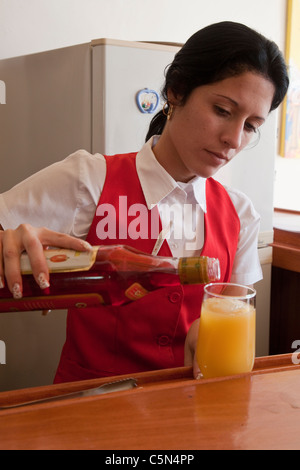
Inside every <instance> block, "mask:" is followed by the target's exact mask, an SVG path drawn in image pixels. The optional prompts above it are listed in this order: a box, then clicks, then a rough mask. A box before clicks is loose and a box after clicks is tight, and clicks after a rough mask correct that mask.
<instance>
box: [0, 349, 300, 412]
mask: <svg viewBox="0 0 300 470" xmlns="http://www.w3.org/2000/svg"><path fill="white" fill-rule="evenodd" d="M292 369H299V370H300V366H298V365H295V364H293V362H292V354H284V355H278V356H268V357H261V358H257V359H256V360H255V366H254V369H253V371H252V372H251V373H250V374H242V375H241V376H230V377H220V378H216V379H206V380H204V379H202V380H200V381H196V380H195V379H194V378H193V374H192V368H191V367H182V368H176V369H165V370H159V371H149V372H140V373H137V374H127V375H120V376H114V377H104V378H100V379H91V380H85V381H80V382H69V383H65V384H58V385H46V386H41V387H34V388H28V389H20V390H12V391H7V392H0V406H8V405H13V404H18V403H23V402H25V401H32V400H37V399H41V398H51V397H55V396H57V395H61V394H68V393H72V392H76V391H79V390H86V389H89V388H93V387H98V386H100V385H103V384H107V383H111V382H117V381H120V380H123V379H126V378H134V379H135V380H136V381H137V385H138V387H137V388H136V389H135V390H137V391H145V390H149V389H154V388H155V389H159V388H174V387H176V386H179V387H181V386H186V385H187V383H188V382H190V383H191V384H193V385H194V384H195V383H199V384H200V383H201V384H205V383H209V382H220V381H224V380H226V381H227V380H232V379H236V378H237V377H243V376H245V375H258V374H266V373H271V372H279V371H285V370H292ZM132 392H134V389H133V390H129V391H127V392H113V393H132ZM105 396H106V395H101V396H98V397H97V398H99V397H105ZM80 399H81V398H77V400H80ZM70 400H72V398H70ZM66 401H67V399H66V400H64V401H63V402H64V403H66ZM63 402H56V403H63ZM2 412H5V410H2V411H0V414H1V413H2Z"/></svg>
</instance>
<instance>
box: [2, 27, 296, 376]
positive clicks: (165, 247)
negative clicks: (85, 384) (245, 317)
mask: <svg viewBox="0 0 300 470" xmlns="http://www.w3.org/2000/svg"><path fill="white" fill-rule="evenodd" d="M287 88H288V77H287V70H286V65H285V63H284V60H283V57H282V55H281V53H280V52H279V50H278V47H277V46H276V45H275V44H274V43H273V42H271V41H268V40H267V39H265V38H264V37H263V36H261V35H260V34H258V33H256V32H255V31H253V30H251V29H250V28H248V27H246V26H244V25H241V24H237V23H232V22H223V23H219V24H215V25H211V26H208V27H207V28H204V29H203V30H201V31H199V32H198V33H196V34H195V35H193V36H192V37H191V38H190V39H189V40H188V41H187V43H186V44H185V46H184V47H183V48H182V49H181V50H180V51H179V52H178V54H177V55H176V57H175V59H174V61H173V63H172V64H171V66H170V67H169V68H168V71H167V73H166V83H165V87H164V97H165V100H166V104H165V106H164V109H163V111H161V112H160V113H158V115H157V116H155V117H154V119H153V121H152V123H151V125H150V129H149V133H148V135H147V142H146V144H145V146H144V147H143V149H142V150H141V151H140V152H139V153H138V154H137V155H136V154H135V153H134V154H129V155H120V156H118V157H116V156H114V157H103V156H100V155H89V154H87V152H83V151H79V152H76V153H75V154H73V155H71V156H70V157H68V158H67V159H66V160H65V161H63V162H60V163H57V164H55V165H52V166H51V167H49V168H48V169H46V170H44V171H42V172H40V173H38V174H37V175H34V176H33V177H31V178H29V180H27V181H25V182H23V183H22V184H20V185H18V186H17V187H16V188H13V189H12V190H11V191H8V192H7V193H5V194H3V195H2V197H1V199H0V217H1V219H0V220H1V223H2V225H3V228H4V230H3V231H2V232H1V233H0V236H1V259H2V263H1V267H0V276H1V277H0V279H1V282H2V284H3V283H4V282H7V285H8V286H9V288H10V290H11V292H12V293H13V295H14V296H15V297H21V296H22V280H21V276H20V272H19V271H20V270H19V257H20V253H21V252H22V251H23V250H26V251H27V252H28V254H29V257H30V260H31V264H32V269H33V273H34V276H35V278H36V281H37V282H38V284H39V285H40V287H41V288H46V287H47V286H49V281H50V283H51V278H50V280H49V274H48V270H47V266H46V264H45V260H44V257H43V256H42V250H43V246H45V245H56V246H63V247H65V248H72V249H77V250H84V249H87V248H88V246H87V245H86V243H87V242H88V243H90V244H92V245H95V244H100V243H103V244H115V243H124V244H127V245H131V246H134V247H136V248H138V249H141V250H142V251H145V252H150V253H151V252H153V253H156V254H158V255H164V256H172V255H173V256H183V255H185V256H193V255H195V254H200V253H202V254H203V255H206V256H212V257H217V258H219V260H220V263H221V273H222V281H227V282H229V281H230V280H231V281H235V282H239V283H242V284H249V285H250V284H253V283H255V282H257V281H258V280H260V279H261V269H260V264H259V260H258V256H257V236H258V231H259V216H258V215H257V214H256V212H255V210H254V208H253V206H252V204H251V203H250V201H249V200H248V199H247V198H246V197H245V196H244V195H242V194H241V193H239V192H237V191H234V190H232V189H227V190H226V189H225V188H223V187H222V186H221V185H220V184H218V183H217V182H215V181H214V180H213V179H212V178H211V177H212V176H213V175H214V174H215V173H216V172H217V170H218V169H219V168H221V167H222V166H224V165H226V164H227V163H228V162H229V161H230V160H232V158H234V157H235V156H236V155H237V154H238V153H239V152H240V151H241V150H243V149H244V148H245V147H246V146H247V145H248V144H250V143H251V142H252V140H253V136H254V137H255V136H256V134H258V132H259V127H260V126H261V125H262V124H263V123H264V122H265V121H266V119H267V118H268V115H269V113H270V112H271V111H272V110H274V109H275V108H277V107H278V106H279V104H280V103H281V102H282V100H283V98H284V96H285V94H286V91H287ZM262 158H263V156H262ZM124 176H126V177H124ZM116 182H117V184H116ZM122 198H126V203H127V207H132V206H133V205H134V204H142V205H143V207H147V211H148V215H149V220H151V217H150V210H151V208H152V207H153V206H154V210H157V209H158V211H159V215H160V222H161V228H163V229H165V235H166V232H167V231H168V230H169V234H168V242H167V240H163V239H162V243H161V244H160V245H159V246H157V243H156V240H153V238H151V236H150V231H151V227H149V234H148V236H146V237H143V238H138V239H136V237H130V236H128V230H127V229H128V227H129V224H130V215H129V214H126V217H123V216H124V211H122V210H120V208H121V207H123V206H122V204H121V202H120V201H123V199H122ZM16 200H17V201H18V203H17V204H16V202H15V201H16ZM107 204H110V205H112V206H113V207H114V208H115V210H116V213H117V214H120V216H119V219H118V220H117V230H116V231H115V232H116V237H117V238H114V237H112V238H109V237H108V234H107V233H105V232H101V230H100V229H99V227H101V226H102V227H103V223H102V224H101V222H103V217H104V215H105V214H104V211H103V208H104V207H107ZM166 206H167V207H171V206H172V207H183V206H188V207H190V208H192V215H193V218H192V219H190V218H187V217H185V218H184V221H183V231H181V236H178V228H180V227H178V225H180V223H181V222H178V220H179V219H178V218H176V217H175V218H174V220H173V223H172V224H168V222H169V221H168V220H167V216H166V213H165V212H166V211H164V210H163V209H164V208H165V207H166ZM183 213H184V212H183ZM124 220H125V222H124ZM180 220H182V219H180ZM124 223H125V226H124ZM28 224H30V225H28ZM122 224H123V225H122ZM35 227H44V228H35ZM45 227H46V228H45ZM181 228H182V227H181ZM189 231H190V232H192V235H190V234H188V232H189ZM100 232H101V233H100ZM124 233H126V235H124ZM118 234H119V236H118ZM122 234H123V235H122ZM176 234H177V235H176ZM74 236H75V237H74ZM5 278H6V281H4V279H5ZM199 304H200V297H199V288H198V287H197V288H195V287H193V286H184V287H178V288H175V289H174V288H171V287H164V288H160V289H158V290H157V291H154V292H152V293H150V294H148V295H146V296H145V297H143V298H142V299H140V300H138V301H136V302H132V303H130V304H128V305H125V306H124V307H119V308H115V307H101V308H99V309H88V310H85V311H84V312H81V311H79V310H73V311H71V312H69V315H68V326H67V340H66V343H65V346H64V348H63V352H62V357H61V361H60V364H59V368H58V371H57V375H56V378H55V381H56V382H62V381H71V380H80V379H88V378H93V377H99V376H105V375H115V374H121V373H132V372H137V371H142V370H147V369H158V368H168V367H176V366H181V365H183V363H184V343H185V338H186V335H187V332H188V330H189V329H190V327H191V325H192V324H194V325H193V327H192V328H191V329H190V333H189V335H188V345H187V348H186V354H187V362H186V363H191V360H192V354H191V351H192V350H193V346H194V344H195V341H196V336H197V334H196V330H195V323H194V322H195V320H197V318H198V317H199V308H200V307H199Z"/></svg>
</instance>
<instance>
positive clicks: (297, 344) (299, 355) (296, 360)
mask: <svg viewBox="0 0 300 470" xmlns="http://www.w3.org/2000/svg"><path fill="white" fill-rule="evenodd" d="M291 348H292V349H297V351H295V352H294V353H293V354H292V363H293V364H295V366H298V365H299V364H300V340H299V339H297V340H296V341H294V342H293V344H292V346H291Z"/></svg>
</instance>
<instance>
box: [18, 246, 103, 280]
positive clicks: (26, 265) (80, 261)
mask: <svg viewBox="0 0 300 470" xmlns="http://www.w3.org/2000/svg"><path fill="white" fill-rule="evenodd" d="M97 251H98V247H96V246H95V247H93V250H91V251H73V250H67V249H62V248H49V249H48V250H45V251H44V254H45V257H46V261H47V265H48V268H49V272H52V273H57V272H62V271H63V272H74V271H88V270H89V269H90V268H91V267H92V266H93V264H94V263H95V260H96V256H97ZM20 262H21V272H22V274H32V270H31V265H30V261H29V258H28V255H27V254H26V253H22V255H21V261H20Z"/></svg>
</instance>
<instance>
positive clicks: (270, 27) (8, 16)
mask: <svg viewBox="0 0 300 470" xmlns="http://www.w3.org/2000/svg"><path fill="white" fill-rule="evenodd" d="M285 11H286V0H251V1H249V0H213V1H210V2H208V1H207V0H185V1H183V0H0V59H3V58H8V57H14V56H18V55H24V54H30V53H34V52H40V51H44V50H48V49H56V48H58V47H65V46H70V45H73V44H79V43H83V42H89V41H90V40H91V39H96V38H101V37H110V38H116V39H126V40H156V41H174V42H184V41H185V40H186V39H187V38H188V37H189V36H190V35H191V34H192V33H194V32H195V31H197V30H198V29H200V28H201V27H203V26H205V25H207V24H209V23H214V22H216V21H222V20H233V21H240V22H243V23H246V24H247V25H249V26H251V27H254V28H256V29H257V30H259V31H261V32H262V33H263V34H265V35H266V36H269V37H270V38H271V39H274V40H275V41H276V42H277V43H278V44H279V45H280V46H283V45H284V37H285Z"/></svg>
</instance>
